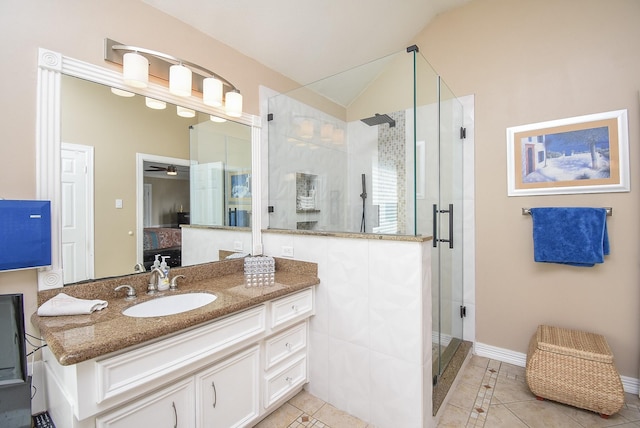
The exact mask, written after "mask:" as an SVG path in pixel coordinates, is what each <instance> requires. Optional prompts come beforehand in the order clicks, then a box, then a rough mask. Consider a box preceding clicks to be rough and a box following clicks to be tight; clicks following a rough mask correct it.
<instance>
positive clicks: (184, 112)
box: [176, 106, 196, 117]
mask: <svg viewBox="0 0 640 428" xmlns="http://www.w3.org/2000/svg"><path fill="white" fill-rule="evenodd" d="M176 110H177V112H178V116H180V117H195V116H196V112H195V110H191V109H190V108H186V107H182V106H176Z"/></svg>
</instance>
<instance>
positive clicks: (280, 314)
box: [271, 288, 313, 328]
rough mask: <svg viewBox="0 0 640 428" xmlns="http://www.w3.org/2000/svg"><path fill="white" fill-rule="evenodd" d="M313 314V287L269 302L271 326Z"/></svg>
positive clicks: (277, 325)
mask: <svg viewBox="0 0 640 428" xmlns="http://www.w3.org/2000/svg"><path fill="white" fill-rule="evenodd" d="M311 315H313V289H312V288H307V289H306V290H304V291H301V292H299V293H296V294H293V295H291V296H287V297H283V298H281V299H278V300H275V301H273V302H272V303H271V328H277V327H279V326H282V325H283V324H286V323H289V322H291V321H298V320H301V319H302V318H306V317H309V316H311Z"/></svg>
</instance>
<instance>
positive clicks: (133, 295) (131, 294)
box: [114, 284, 136, 300]
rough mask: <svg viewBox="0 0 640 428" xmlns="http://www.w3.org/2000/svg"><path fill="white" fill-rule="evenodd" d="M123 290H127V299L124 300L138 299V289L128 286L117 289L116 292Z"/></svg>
mask: <svg viewBox="0 0 640 428" xmlns="http://www.w3.org/2000/svg"><path fill="white" fill-rule="evenodd" d="M123 288H126V289H127V297H125V298H124V300H134V299H135V298H136V289H135V288H133V287H132V286H130V285H127V284H123V285H120V286H118V287H116V288H115V289H114V291H120V290H122V289H123Z"/></svg>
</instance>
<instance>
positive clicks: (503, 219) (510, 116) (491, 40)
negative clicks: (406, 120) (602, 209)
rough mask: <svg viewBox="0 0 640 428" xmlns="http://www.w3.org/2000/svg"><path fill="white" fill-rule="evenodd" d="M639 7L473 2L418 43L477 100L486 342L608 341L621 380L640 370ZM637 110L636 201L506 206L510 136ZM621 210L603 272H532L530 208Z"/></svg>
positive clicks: (625, 0)
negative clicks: (535, 338) (577, 334)
mask: <svg viewBox="0 0 640 428" xmlns="http://www.w3.org/2000/svg"><path fill="white" fill-rule="evenodd" d="M639 19H640V2H638V1H637V0H612V1H600V0H562V1H557V0H517V1H514V0H473V1H471V2H470V3H468V4H466V5H465V6H463V7H460V8H458V9H456V10H454V11H451V12H449V13H446V14H443V15H441V16H439V17H438V18H437V19H435V20H434V21H433V22H432V24H431V25H429V26H428V27H427V28H426V29H425V31H423V32H422V34H420V36H419V37H418V38H417V44H418V46H419V47H420V50H421V52H422V54H423V55H424V56H425V57H426V58H427V59H428V60H429V61H430V62H431V64H432V65H433V67H434V68H435V69H436V70H437V71H438V72H439V73H440V74H441V75H442V76H443V77H444V79H445V81H446V82H447V83H448V84H449V86H450V87H451V88H452V90H453V91H454V92H455V93H456V95H458V96H463V95H467V94H475V129H476V134H475V142H476V143H475V153H476V160H475V170H476V242H477V247H476V254H477V256H476V305H477V313H476V340H477V341H478V342H480V343H483V344H488V345H492V346H496V347H500V348H506V349H509V350H513V351H518V352H522V353H525V352H526V349H527V348H526V346H527V342H528V340H529V338H530V336H531V334H532V333H533V332H534V331H535V329H536V326H537V325H538V324H542V323H548V324H552V325H558V326H565V327H570V328H577V329H584V330H590V331H594V332H598V333H601V334H604V335H605V336H606V337H607V339H608V341H609V344H610V346H611V348H612V350H613V353H614V356H615V359H616V365H617V366H618V369H619V370H620V372H621V374H622V375H625V376H629V377H633V378H638V363H639V362H640V278H639V274H638V273H639V264H640V262H639V260H640V245H638V242H640V240H639V238H640V236H639V230H638V229H639V225H640V221H638V209H639V206H638V191H639V189H640V186H639V184H640V183H639V182H638V178H639V175H638V167H639V166H640V150H638V142H639V141H638V140H639V132H640V130H639V118H640V110H639V106H638V104H639V103H638V90H639V89H640V55H638V41H639V40H640V25H638V21H639ZM618 109H628V112H629V136H630V141H629V145H630V152H631V155H630V170H631V189H632V191H631V192H630V193H608V194H607V193H605V194H591V195H569V196H538V197H511V198H509V197H507V180H506V177H507V172H506V168H507V166H506V150H505V148H506V137H505V130H506V128H507V127H510V126H516V125H523V124H528V123H536V122H541V121H547V120H552V119H560V118H566V117H572V116H579V115H584V114H590V113H598V112H605V111H611V110H618ZM560 205H567V206H571V205H587V206H610V207H613V217H610V218H609V219H608V226H609V239H610V243H611V255H610V256H609V257H606V259H605V260H606V261H605V263H604V264H602V265H598V266H596V267H593V268H577V267H567V266H562V265H554V264H540V263H534V262H533V247H532V240H531V235H532V230H531V229H532V225H531V218H530V217H529V216H522V215H521V213H520V208H521V207H535V206H560Z"/></svg>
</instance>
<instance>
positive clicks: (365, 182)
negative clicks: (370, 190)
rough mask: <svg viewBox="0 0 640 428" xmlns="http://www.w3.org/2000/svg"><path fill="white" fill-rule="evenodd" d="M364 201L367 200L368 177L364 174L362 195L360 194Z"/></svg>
mask: <svg viewBox="0 0 640 428" xmlns="http://www.w3.org/2000/svg"><path fill="white" fill-rule="evenodd" d="M360 197H361V198H362V199H367V176H366V175H364V174H362V193H360Z"/></svg>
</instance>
